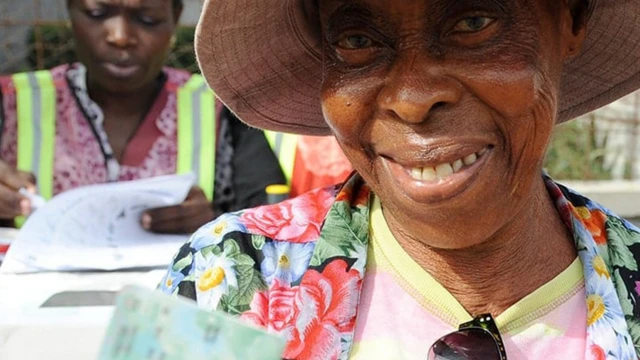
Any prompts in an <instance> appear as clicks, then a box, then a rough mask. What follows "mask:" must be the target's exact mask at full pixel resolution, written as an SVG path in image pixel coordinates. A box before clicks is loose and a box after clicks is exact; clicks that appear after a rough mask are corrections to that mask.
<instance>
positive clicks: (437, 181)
mask: <svg viewBox="0 0 640 360" xmlns="http://www.w3.org/2000/svg"><path fill="white" fill-rule="evenodd" d="M493 149H494V147H493V146H492V145H486V146H484V147H482V148H481V149H480V150H477V151H472V150H471V151H470V152H469V153H466V154H464V153H463V154H460V155H458V156H460V157H459V158H458V159H456V160H453V161H450V160H447V161H445V162H440V163H438V162H437V161H434V162H433V163H429V164H424V165H422V164H402V163H400V162H397V161H395V160H394V159H392V158H389V157H382V164H383V166H384V167H385V168H386V169H387V171H388V173H389V175H391V179H392V181H393V182H394V183H395V184H396V185H397V186H398V188H399V189H400V190H401V191H402V192H403V193H404V194H405V195H406V196H407V197H409V198H410V199H412V200H414V201H415V202H418V203H437V202H439V201H443V200H447V199H450V198H453V197H455V196H457V195H459V194H461V193H462V192H464V191H465V190H466V189H467V188H469V187H470V186H471V185H472V184H473V183H474V182H475V180H476V179H477V178H478V175H479V174H480V172H481V170H482V169H483V168H484V166H485V164H487V162H488V160H489V158H490V155H491V154H492V153H493Z"/></svg>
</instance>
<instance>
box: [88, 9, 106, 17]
mask: <svg viewBox="0 0 640 360" xmlns="http://www.w3.org/2000/svg"><path fill="white" fill-rule="evenodd" d="M106 13H107V12H106V11H105V10H104V9H89V10H87V15H89V17H92V18H94V19H99V18H101V17H103V16H105V15H106Z"/></svg>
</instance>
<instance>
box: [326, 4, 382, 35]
mask: <svg viewBox="0 0 640 360" xmlns="http://www.w3.org/2000/svg"><path fill="white" fill-rule="evenodd" d="M375 18H380V16H376V13H375V12H374V11H373V10H372V9H371V8H369V7H366V6H363V5H361V4H358V3H354V2H348V3H346V4H344V5H342V6H340V7H339V8H338V9H336V10H335V11H334V12H333V13H332V14H331V15H330V16H329V20H328V21H327V26H326V28H327V29H328V30H332V29H336V28H339V27H340V26H341V25H343V22H344V21H345V20H346V19H357V20H362V21H368V22H369V21H371V20H372V19H375Z"/></svg>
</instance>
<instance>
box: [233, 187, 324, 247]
mask: <svg viewBox="0 0 640 360" xmlns="http://www.w3.org/2000/svg"><path fill="white" fill-rule="evenodd" d="M333 201H334V196H333V193H332V192H331V191H328V190H326V189H318V190H314V191H311V192H308V193H306V194H304V195H301V196H298V197H296V198H294V199H291V200H287V201H284V202H281V203H279V204H275V205H269V206H261V207H258V208H255V209H252V210H248V211H246V212H244V213H243V214H242V222H243V223H244V224H245V225H246V227H247V229H248V230H249V232H253V233H258V234H262V235H264V236H267V237H269V238H271V239H275V240H285V241H291V242H295V243H306V242H310V241H315V240H316V239H317V238H318V236H319V235H320V227H321V226H322V223H323V221H324V217H325V216H326V214H327V212H328V211H329V208H330V207H331V204H333Z"/></svg>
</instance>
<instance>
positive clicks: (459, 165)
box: [451, 159, 464, 172]
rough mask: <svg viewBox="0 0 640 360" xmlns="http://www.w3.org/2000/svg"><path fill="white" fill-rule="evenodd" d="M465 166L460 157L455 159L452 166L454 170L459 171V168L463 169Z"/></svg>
mask: <svg viewBox="0 0 640 360" xmlns="http://www.w3.org/2000/svg"><path fill="white" fill-rule="evenodd" d="M463 166H464V164H463V163H462V160H460V159H458V160H456V161H454V162H453V163H452V164H451V167H452V168H453V172H458V170H460V169H462V167H463Z"/></svg>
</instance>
